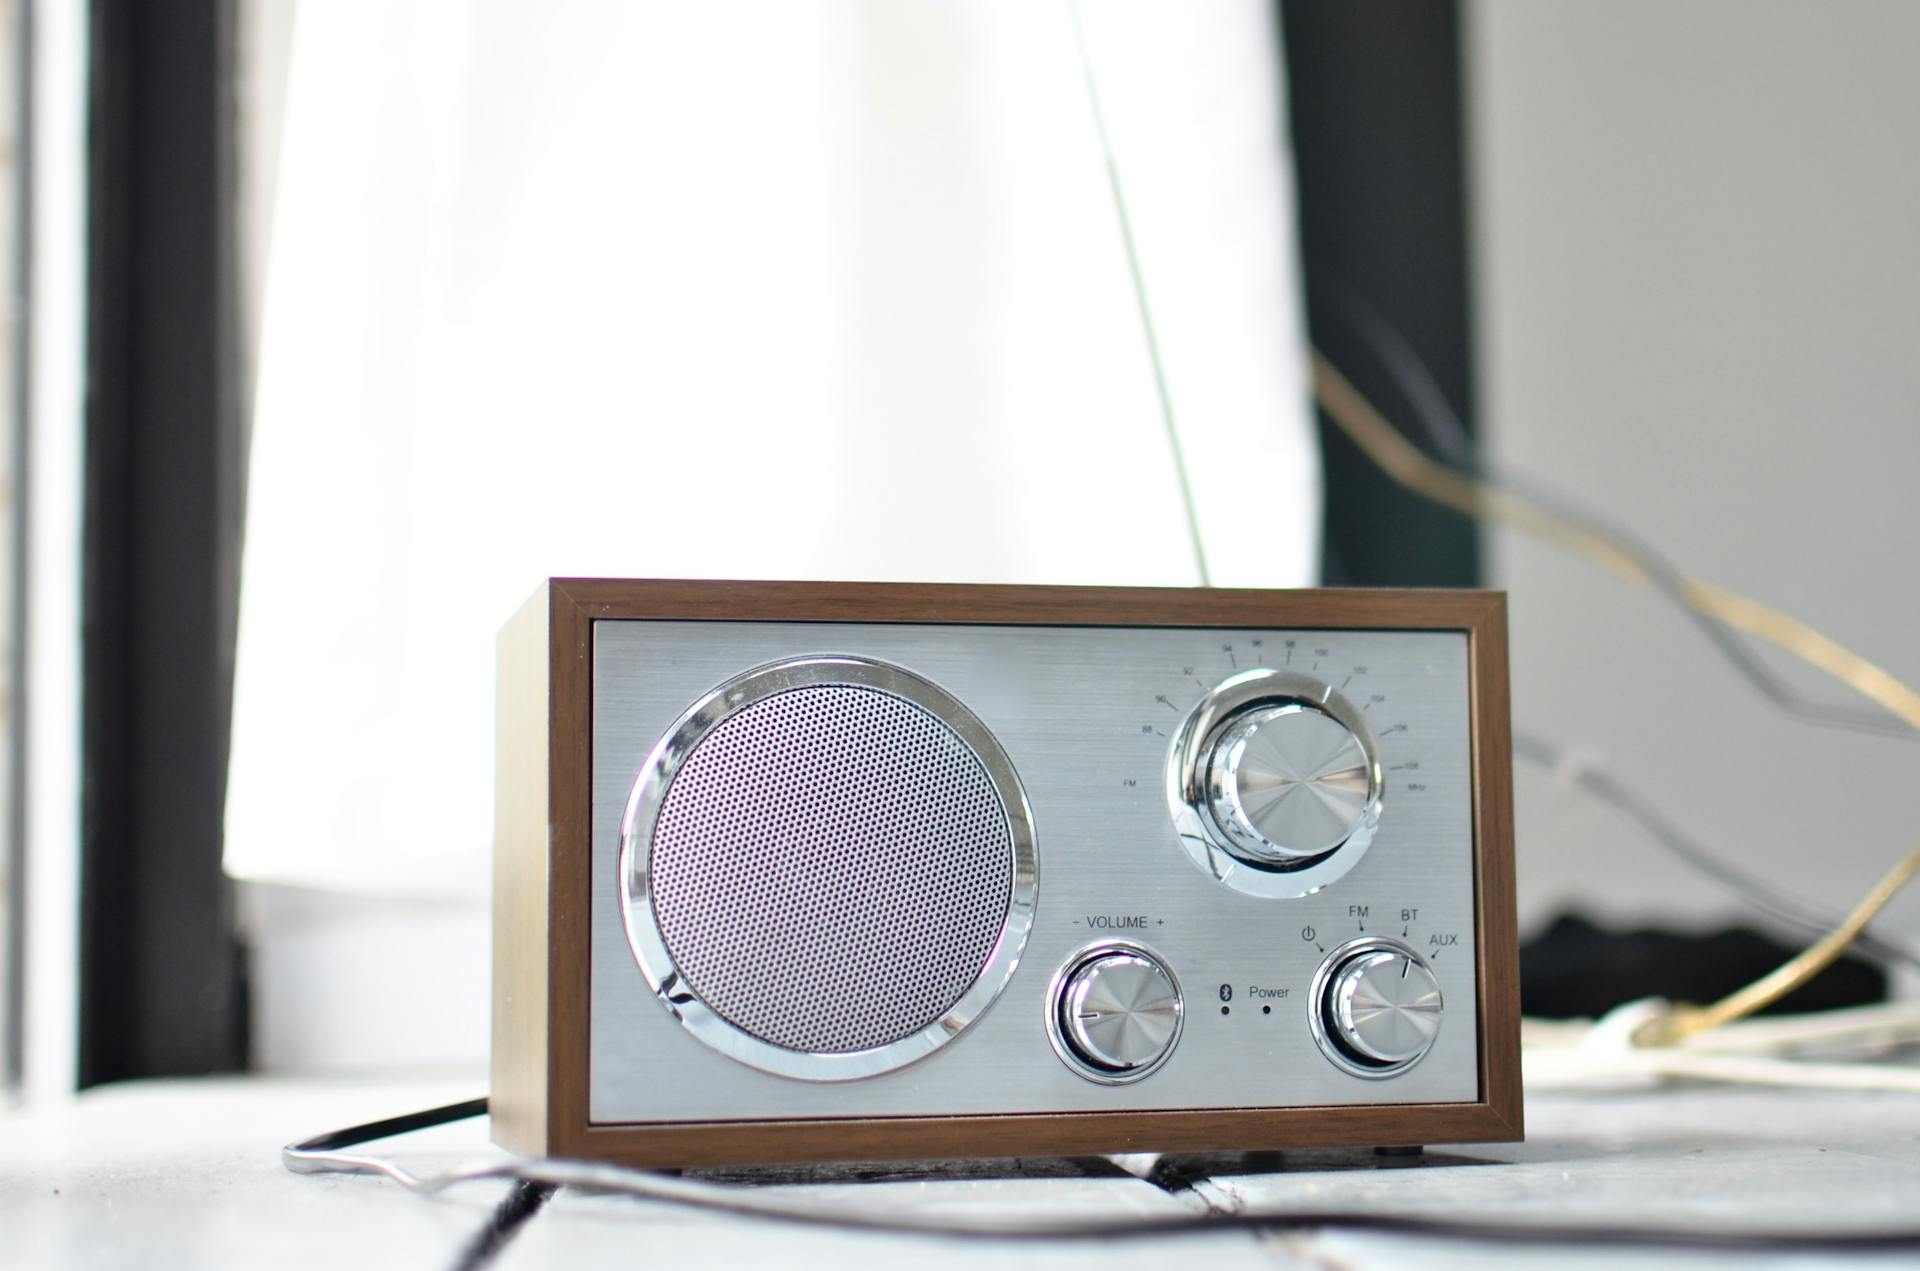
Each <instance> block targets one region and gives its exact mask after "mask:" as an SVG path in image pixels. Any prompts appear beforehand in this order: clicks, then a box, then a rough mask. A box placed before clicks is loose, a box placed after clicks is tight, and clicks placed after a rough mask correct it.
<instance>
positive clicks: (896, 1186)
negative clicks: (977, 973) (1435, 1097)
mask: <svg viewBox="0 0 1920 1271" xmlns="http://www.w3.org/2000/svg"><path fill="white" fill-rule="evenodd" d="M480 1086H481V1083H480V1082H479V1081H478V1080H477V1079H473V1080H467V1081H460V1080H453V1079H446V1078H411V1079H383V1080H372V1079H369V1080H362V1081H349V1080H334V1081H326V1082H318V1081H290V1080H282V1079H261V1078H221V1079H203V1080H180V1081H160V1082H140V1083H128V1084H123V1085H118V1086H111V1087H105V1088H101V1089H99V1090H95V1091H92V1092H89V1093H87V1094H84V1095H82V1096H80V1097H78V1098H77V1099H75V1100H73V1101H72V1102H71V1103H69V1104H66V1105H64V1106H60V1107H54V1108H40V1109H36V1110H33V1111H31V1112H18V1111H16V1112H14V1113H11V1114H6V1115H0V1266H4V1267H16V1266H17V1267H33V1268H41V1267H48V1268H58V1267H75V1268H90V1267H125V1266H139V1267H152V1268H161V1269H170V1268H176V1267H205V1268H215V1269H220V1268H228V1267H236V1268H237V1267H247V1268H252V1267H275V1268H280V1267H306V1266H313V1267H327V1268H331V1269H334V1271H340V1269H346V1271H358V1269H359V1268H363V1267H374V1266H408V1267H452V1266H455V1265H459V1264H460V1262H461V1259H462V1256H463V1254H464V1253H465V1252H466V1251H468V1250H469V1249H471V1248H472V1247H473V1246H474V1243H475V1241H476V1240H477V1239H478V1238H479V1236H480V1233H481V1232H482V1231H483V1230H484V1229H485V1228H486V1227H487V1226H488V1224H489V1223H490V1222H491V1221H492V1219H493V1216H494V1210H495V1208H496V1206H498V1205H499V1204H500V1202H501V1201H502V1200H503V1199H505V1197H506V1195H507V1192H508V1189H509V1186H510V1185H509V1184H506V1183H502V1182H485V1183H476V1184H472V1185H469V1186H466V1187H463V1188H461V1189H459V1190H457V1191H454V1192H452V1193H449V1194H448V1195H446V1196H443V1197H441V1198H437V1199H422V1198H420V1197H416V1196H414V1195H412V1194H409V1193H408V1192H406V1191H404V1190H403V1189H402V1188H400V1187H399V1186H397V1185H395V1184H393V1183H391V1182H388V1181H385V1180H382V1179H377V1178H367V1177H296V1176H294V1175H291V1174H288V1173H286V1172H285V1171H284V1170H283V1169H282V1168H281V1166H280V1162H279V1158H278V1148H279V1146H280V1145H281V1144H282V1143H284V1142H287V1141H289V1140H292V1139H298V1138H304V1137H307V1136H310V1135H313V1134H316V1133H319V1132H321V1131H323V1130H328V1129H333V1128H336V1127H338V1126H341V1125H347V1124H351V1123H354V1122H358V1121H366V1120H373V1119H376V1118H379V1117H384V1116H390V1115H394V1114H397V1113H401V1112H406V1111H411V1110H414V1109H416V1108H420V1107H426V1106H431V1105H433V1104H438V1103H449V1102H454V1101H456V1100H459V1099H462V1098H470V1097H472V1096H473V1095H475V1094H477V1093H478V1092H479V1090H480ZM1527 1118H1528V1129H1529V1137H1528V1140H1527V1142H1525V1143H1522V1144H1498V1145H1488V1146H1466V1147H1455V1148H1435V1149H1432V1150H1430V1151H1429V1152H1428V1154H1427V1156H1426V1157H1425V1158H1423V1159H1421V1160H1420V1161H1418V1162H1417V1163H1413V1164H1406V1165H1398V1166H1386V1167H1382V1166H1380V1165H1378V1164H1377V1163H1376V1161H1375V1158H1374V1157H1373V1156H1372V1155H1371V1154H1370V1153H1356V1152H1325V1151H1321V1152H1299V1153H1292V1154H1288V1155H1287V1156H1285V1157H1284V1158H1282V1159H1279V1160H1277V1161H1276V1160H1273V1159H1263V1160H1258V1161H1253V1162H1248V1161H1246V1160H1244V1159H1241V1158H1222V1159H1218V1160H1206V1161H1196V1162H1188V1163H1186V1168H1185V1169H1184V1173H1185V1175H1186V1177H1187V1179H1188V1181H1187V1182H1185V1183H1174V1184H1168V1185H1161V1184H1157V1183H1154V1182H1148V1181H1144V1180H1142V1179H1140V1178H1136V1177H1133V1176H1130V1175H1128V1174H1126V1173H1125V1172H1123V1171H1121V1170H1119V1169H1117V1168H1116V1169H1111V1170H1109V1169H1107V1168H1106V1166H1105V1165H1104V1164H1102V1163H1098V1162H1094V1163H1086V1164H1084V1165H1081V1166H1078V1167H1066V1166H1063V1165H1061V1164H1060V1163H1051V1162H1028V1163H1019V1162H1006V1163H999V1164H998V1165H996V1166H993V1167H986V1168H983V1167H979V1166H974V1167H967V1168H965V1169H962V1170H959V1171H947V1172H937V1171H925V1170H919V1169H914V1168H905V1169H901V1170H898V1171H891V1173H892V1175H893V1176H891V1177H886V1178H882V1179H877V1180H864V1179H857V1178H855V1179H849V1178H845V1177H841V1178H838V1179H832V1180H829V1181H825V1182H818V1181H816V1182H804V1183H794V1182H783V1181H773V1182H769V1181H765V1180H761V1181H759V1182H757V1183H756V1187H757V1188H758V1189H759V1190H760V1191H762V1192H763V1193H765V1192H776V1191H777V1192H779V1193H784V1194H787V1195H795V1194H798V1195H804V1196H806V1197H808V1198H810V1199H817V1200H818V1201H819V1202H820V1203H821V1204H823V1205H827V1204H851V1205H857V1206H863V1207H872V1208H875V1209H880V1210H886V1211H893V1212H905V1211H909V1210H912V1211H921V1212H938V1213H941V1214H945V1215H952V1216H956V1217H961V1218H964V1219H965V1220H967V1221H981V1220H991V1219H992V1218H993V1217H995V1216H999V1215H1004V1216H1008V1217H1009V1218H1025V1219H1033V1218H1036V1217H1041V1216H1054V1217H1064V1216H1075V1217H1101V1218H1120V1217H1125V1216H1129V1215H1139V1214H1194V1213H1205V1212H1208V1211H1223V1212H1234V1211H1241V1212H1271V1213H1286V1212H1289V1211H1297V1210H1302V1209H1320V1210H1327V1209H1338V1210H1369V1211H1376V1212H1381V1213H1389V1214H1413V1215H1441V1216H1445V1217H1449V1218H1469V1219H1485V1220H1495V1221H1500V1222H1510V1223H1525V1222H1532V1223H1564V1222H1577V1223H1591V1224H1597V1225H1605V1224H1615V1223H1632V1224H1635V1225H1640V1226H1645V1225H1650V1224H1669V1225H1671V1226H1673V1227H1675V1228H1678V1229H1683V1230H1685V1229H1698V1228H1714V1229H1721V1228H1724V1229H1728V1230H1738V1231H1754V1230H1774V1231H1804V1232H1813V1231H1855V1230H1872V1229H1879V1230H1885V1229H1890V1228H1898V1227H1908V1226H1915V1227H1920V1097H1914V1096H1903V1095H1875V1094H1837V1093H1834V1094H1829V1093H1808V1092H1799V1091H1791V1092H1790V1091H1769V1090H1756V1089H1733V1088H1711V1087H1687V1088H1672V1089H1664V1090H1657V1091H1641V1092H1635V1093H1630V1094H1607V1095H1597V1094H1590V1095H1579V1096H1574V1095H1543V1096H1538V1097H1535V1098H1532V1099H1530V1100H1529V1101H1528V1109H1527ZM373 1150H377V1151H381V1152H383V1153H384V1154H386V1155H390V1156H393V1157H395V1158H397V1159H400V1160H402V1161H404V1162H405V1163H406V1164H408V1166H409V1167H410V1168H415V1169H421V1170H432V1169H436V1168H442V1167H446V1166H450V1165H453V1164H458V1163H465V1162H468V1161H471V1160H474V1159H476V1158H481V1159H484V1158H489V1157H491V1158H495V1159H498V1158H499V1154H498V1153H497V1152H495V1151H494V1149H492V1148H491V1147H490V1146H489V1145H488V1144H487V1143H486V1138H485V1128H484V1123H483V1122H481V1121H472V1122H467V1123H464V1124H462V1125H458V1126H449V1127H445V1128H443V1129H438V1130H432V1131H426V1132H422V1133H420V1134H416V1135H411V1136H407V1137H406V1138H402V1139H397V1140H393V1141H391V1142H390V1143H388V1144H383V1145H380V1146H379V1147H377V1148H375V1149H373ZM1076 1170H1077V1173H1076V1172H1075V1171H1076ZM1181 1260H1189V1261H1192V1262H1194V1263H1196V1264H1198V1263H1200V1262H1202V1261H1203V1262H1204V1265H1205V1266H1207V1267H1209V1268H1212V1267H1228V1266H1248V1267H1305V1268H1317V1269H1323V1271H1324V1269H1328V1268H1355V1269H1358V1268H1372V1267H1406V1266H1433V1267H1446V1268H1452V1267H1460V1268H1467V1267H1472V1268H1474V1269H1475V1271H1497V1269H1500V1268H1506V1267H1531V1266H1539V1265H1542V1264H1543V1263H1546V1262H1551V1264H1552V1265H1554V1266H1556V1267H1563V1266H1571V1267H1583V1266H1608V1265H1616V1264H1618V1263H1620V1262H1622V1261H1631V1262H1633V1264H1634V1265H1637V1266H1675V1267H1694V1266H1699V1267H1708V1266H1712V1267H1734V1266H1740V1267H1750V1266H1756V1265H1771V1266H1795V1267H1800V1266H1825V1265H1837V1264H1842V1263H1844V1264H1846V1265H1853V1264H1854V1263H1860V1262H1870V1263H1875V1264H1878V1265H1885V1266H1895V1265H1898V1266H1920V1252H1911V1253H1905V1254H1885V1255H1878V1256H1875V1257H1871V1258H1868V1257H1855V1258H1852V1259H1843V1258H1840V1257H1838V1256H1836V1255H1833V1254H1818V1255H1808V1254H1802V1255H1798V1256H1787V1255H1785V1254H1779V1253H1775V1254H1768V1255H1756V1254H1754V1253H1751V1252H1742V1253H1701V1252H1687V1251H1682V1250H1677V1249H1673V1250H1669V1249H1653V1250H1630V1251H1629V1250H1621V1249H1617V1248H1570V1247H1566V1246H1560V1245H1546V1244H1541V1243H1538V1242H1518V1243H1509V1242H1499V1243H1489V1242H1484V1241H1477V1240H1472V1241H1470V1240H1443V1239H1435V1238H1431V1237H1416V1236H1401V1235H1384V1234H1379V1233H1370V1232H1360V1231H1344V1230H1318V1231H1312V1230H1308V1231H1289V1232H1279V1233H1274V1232H1249V1231H1220V1232H1212V1233H1207V1234H1204V1235H1198V1236H1176V1237H1162V1238H1156V1239H1151V1240H1132V1241H1125V1242H1099V1241H1074V1242H1066V1243H1062V1242H1040V1241H1008V1242H994V1243H991V1244H979V1243H975V1242H966V1241H959V1240H954V1239H951V1238H940V1237H928V1236H892V1235H887V1236H880V1235H871V1234H863V1233H851V1232H843V1231H833V1230H826V1229H821V1228H801V1227H794V1226H791V1225H786V1224H780V1223H772V1222H766V1221H760V1220H754V1219H749V1218H742V1217H737V1216H727V1215H718V1214H711V1213H704V1212H696V1211H691V1210H687V1209H682V1208H678V1207H674V1206H670V1205H666V1204H663V1203H659V1202H652V1201H640V1200H634V1199H630V1198H623V1197H614V1196H605V1195H587V1194H582V1193H579V1192H577V1191H575V1190H573V1189H568V1188H563V1189H561V1190H560V1191H559V1192H558V1193H557V1194H555V1195H554V1196H553V1197H552V1198H551V1200H549V1201H548V1202H547V1203H546V1204H545V1205H544V1206H543V1207H541V1208H540V1209H539V1210H538V1211H537V1212H535V1213H534V1214H533V1216H532V1217H531V1218H529V1219H527V1220H526V1221H525V1222H524V1223H522V1224H521V1225H520V1226H519V1227H517V1228H516V1229H515V1231H514V1232H513V1234H512V1236H511V1237H510V1238H509V1239H508V1240H507V1241H506V1243H505V1244H504V1245H503V1246H501V1247H500V1248H499V1249H498V1251H497V1252H496V1253H494V1254H492V1255H490V1256H489V1257H488V1258H487V1259H485V1260H484V1265H487V1266H490V1267H497V1268H500V1269H501V1271H518V1269H520V1268H538V1267H567V1268H579V1267H593V1266H603V1265H604V1266H649V1267H653V1266H699V1267H703V1268H704V1267H735V1266H738V1267H759V1266H798V1267H825V1268H834V1269H836V1271H840V1269H844V1268H847V1267H859V1266H869V1265H872V1266H891V1267H900V1268H907V1267H911V1268H914V1269H915V1271H918V1269H920V1268H941V1267H947V1266H953V1267H961V1266H966V1267H973V1268H977V1267H979V1266H981V1265H983V1264H991V1265H992V1266H994V1267H995V1268H996V1271H998V1268H1002V1267H1076V1268H1078V1267H1086V1268H1102V1269H1103V1271H1124V1269H1128V1268H1134V1267H1154V1268H1160V1267H1166V1266H1169V1265H1171V1264H1176V1263H1178V1262H1180V1261H1181Z"/></svg>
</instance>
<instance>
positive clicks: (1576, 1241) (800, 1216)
mask: <svg viewBox="0 0 1920 1271" xmlns="http://www.w3.org/2000/svg"><path fill="white" fill-rule="evenodd" d="M486 1111H487V1101H486V1100H485V1099H469V1100H467V1101H465V1102H463V1103H454V1104H448V1105H447V1106H445V1107H440V1108H430V1109H427V1110H424V1111H421V1112H412V1113H408V1114H407V1115H405V1116H398V1117H389V1118H387V1119H386V1120H383V1121H372V1122H369V1123H367V1124H365V1125H356V1126H351V1127H348V1128H346V1129H341V1130H334V1131H331V1132H329V1133H326V1134H320V1135H316V1136H314V1137H313V1138H310V1139H305V1140H303V1141H301V1142H299V1143H294V1144H290V1145H289V1146H287V1147H286V1148H284V1149H282V1160H283V1161H284V1163H285V1164H286V1166H287V1168H288V1169H290V1170H293V1171H294V1172H296V1173H301V1174H328V1173H349V1174H351V1173H377V1174H383V1175H385V1176H387V1177H389V1178H392V1179H394V1180H395V1181H397V1182H399V1183H401V1184H402V1185H404V1186H406V1187H407V1188H409V1189H410V1190H412V1191H416V1192H419V1193H422V1194H425V1195H434V1194H437V1193H439V1192H442V1191H445V1190H447V1189H449V1188H451V1187H455V1186H458V1185H460V1184H461V1183H467V1182H477V1181H480V1180H483V1179H498V1180H511V1181H514V1182H516V1183H518V1184H519V1185H520V1186H519V1187H517V1188H516V1189H515V1192H514V1193H513V1194H512V1195H511V1196H509V1198H508V1203H509V1204H510V1205H512V1206H514V1208H515V1212H516V1214H517V1215H518V1217H517V1218H516V1225H517V1223H518V1222H524V1221H525V1220H526V1218H529V1217H531V1216H532V1215H533V1213H535V1212H537V1211H538V1209H539V1208H540V1206H541V1204H543V1203H544V1202H545V1201H546V1199H547V1197H548V1196H550V1195H551V1194H552V1192H553V1190H554V1189H556V1188H559V1187H577V1188H579V1189H580V1190H582V1191H586V1192H594V1193H600V1194H606V1195H626V1196H635V1197H639V1198H641V1199H645V1200H655V1201H667V1202H670V1203H672V1204H677V1205H682V1206H685V1207H687V1208H690V1209H701V1210H706V1211H708V1212H711V1213H723V1214H733V1215H736V1216H739V1217H743V1218H756V1219H761V1220H765V1221H772V1222H785V1223H792V1224H796V1225H801V1226H810V1227H819V1228H825V1229H829V1230H835V1231H848V1232H866V1233H871V1234H886V1235H908V1236H938V1237H943V1238H948V1239H957V1240H982V1241H1035V1242H1042V1243H1050V1242H1059V1241H1071V1240H1081V1241H1085V1240H1093V1241H1123V1240H1154V1239H1164V1238H1168V1237H1176V1236H1205V1235H1215V1234H1218V1233H1221V1232H1229V1231H1245V1232H1282V1231H1287V1232H1297V1231H1329V1230H1342V1231H1362V1232H1374V1233H1377V1234H1381V1235H1392V1236H1410V1237H1419V1238H1423V1239H1430V1240H1447V1241H1480V1242H1485V1243H1499V1244H1554V1245H1578V1246H1587V1247H1593V1248H1643V1249H1706V1250H1717V1251H1726V1252H1748V1251H1751V1252H1760V1251H1769V1252H1776V1253H1872V1252H1894V1251H1910V1250H1920V1229H1916V1228H1900V1229H1888V1230H1883V1231H1866V1232H1804V1231H1753V1232H1740V1231H1724V1230H1718V1231H1717V1230H1707V1229H1700V1228H1683V1227H1661V1226H1636V1225H1624V1226H1614V1225H1602V1224H1598V1223H1532V1222H1524V1221H1521V1222H1487V1221H1483V1220H1477V1219H1458V1218H1437V1217H1431V1216H1428V1215H1421V1214H1392V1213H1378V1212H1374V1211H1369V1210H1346V1209H1327V1210H1296V1211H1291V1212H1287V1213H1265V1214H1262V1213H1227V1214H1222V1213H1206V1214H1182V1215H1178V1216H1175V1217H1167V1218H1159V1217H1155V1218H1139V1219H1129V1220H1126V1221H1123V1222H1105V1221H1097V1222H1050V1223H1045V1224H1022V1223H1006V1224H1000V1225H993V1226H989V1225H987V1224H985V1223H961V1222H954V1221H952V1220H950V1219H943V1218H926V1219H921V1218H915V1217H910V1216H909V1217H896V1216H889V1215H883V1214H880V1213H877V1212H873V1211H867V1212H836V1211H835V1210H834V1209H833V1208H832V1207H830V1206H823V1205H820V1204H819V1203H818V1202H817V1201H815V1200H813V1199H812V1198H803V1199H800V1200H798V1201H789V1202H787V1203H780V1202H778V1201H775V1200H772V1199H770V1198H763V1197H756V1196H755V1195H754V1191H755V1188H754V1187H753V1186H751V1185H747V1184H740V1183H715V1182H708V1181H704V1180H700V1179H689V1178H681V1177H675V1176H673V1175H670V1174H663V1173H656V1172H651V1171H647V1170H636V1169H624V1168H620V1167H617V1166H610V1165H599V1164H593V1163H589V1162H582V1161H535V1160H512V1161H507V1162H503V1163H500V1164H495V1165H486V1166H478V1167H473V1168H469V1169H463V1170H455V1171H452V1172H450V1173H447V1174H441V1175H436V1176H433V1177H427V1178H420V1177H416V1176H414V1175H412V1174H410V1173H408V1172H407V1171H406V1170H404V1169H402V1168H401V1167H400V1166H398V1165H396V1164H394V1163H393V1162H391V1161H388V1160H385V1159H383V1158H380V1157H375V1156H361V1155H355V1154H351V1153H347V1152H345V1151H343V1149H346V1148H352V1147H360V1146H363V1145H364V1144H367V1143H371V1142H374V1141H375V1140H378V1139H383V1138H388V1137H390V1136H392V1135H396V1134H405V1133H408V1132H410V1131H413V1130H424V1129H429V1128H431V1127H433V1126H439V1125H447V1124H451V1123H452V1122H455V1121H463V1120H466V1119H468V1118H470V1117H476V1116H482V1115H484V1114H485V1113H486ZM791 1181H792V1180H791V1178H782V1180H781V1182H782V1183H783V1184H787V1185H791Z"/></svg>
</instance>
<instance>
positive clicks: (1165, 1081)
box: [491, 579, 1521, 1166]
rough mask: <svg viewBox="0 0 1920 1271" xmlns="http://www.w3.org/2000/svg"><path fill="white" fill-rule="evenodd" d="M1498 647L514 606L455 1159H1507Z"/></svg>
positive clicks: (945, 613)
mask: <svg viewBox="0 0 1920 1271" xmlns="http://www.w3.org/2000/svg"><path fill="white" fill-rule="evenodd" d="M1505 613H1506V609H1505V598H1504V597H1503V596H1502V595H1500V594H1497V593H1490V592H1472V591H1233V590H1216V589H1206V590H1171V589H1146V588H1080V587H1011V586H919V585H904V584H826V583H744V582H626V581H609V580H572V579H569V580H553V581H550V582H548V583H547V584H545V585H543V586H542V587H541V589H540V590H539V591H538V592H537V593H536V594H535V596H534V597H533V598H532V600H530V601H529V602H528V603H527V605H526V606H525V607H523V608H522V610H521V611H520V613H519V614H518V615H517V616H516V617H515V618H514V619H512V621H511V622H510V623H509V624H508V625H507V627H506V628H505V630H504V631H503V632H502V635H501V640H500V655H499V686H498V687H499V694H498V710H499V727H498V772H497V783H496V784H497V794H496V800H497V803H496V844H495V881H494V912H495V918H494V1020H493V1079H492V1096H491V1109H492V1115H493V1134H494V1137H495V1139H496V1141H498V1142H499V1143H500V1144H501V1145H503V1146H505V1147H507V1148H509V1149H512V1150H515V1151H518V1152H522V1153H528V1154H537V1155H552V1156H566V1157H584V1158H596V1159H604V1160H611V1161H619V1162H625V1163H631V1164H640V1165H652V1166H690V1165H712V1164H748V1163H779V1162H821V1161H833V1160H882V1159H899V1158H940V1157H959V1156H971V1157H980V1156H1029V1155H1067V1154H1085V1153H1113V1152H1176V1151H1227V1150H1252V1149H1272V1148H1288V1147H1298V1146H1309V1145H1349V1146H1412V1145H1421V1144H1426V1143H1437V1142H1466V1141H1475V1140H1480V1141H1485V1140H1497V1139H1514V1138H1518V1137H1520V1134H1521V1099H1520V1069H1519V1000H1518V975H1517V952H1516V940H1515V927H1514V910H1513V848H1512V825H1511V794H1510V772H1509V765H1510V758H1509V743H1508V718H1507V668H1506V617H1505Z"/></svg>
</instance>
